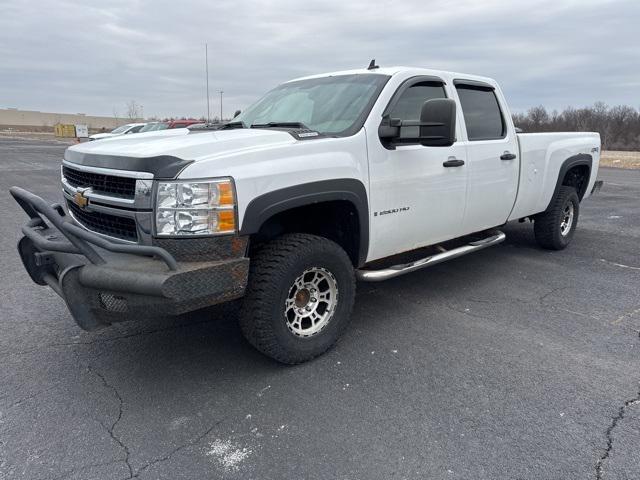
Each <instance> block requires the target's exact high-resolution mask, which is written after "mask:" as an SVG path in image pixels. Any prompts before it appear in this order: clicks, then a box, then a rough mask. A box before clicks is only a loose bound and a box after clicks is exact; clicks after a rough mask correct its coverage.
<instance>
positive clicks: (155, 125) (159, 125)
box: [137, 122, 169, 133]
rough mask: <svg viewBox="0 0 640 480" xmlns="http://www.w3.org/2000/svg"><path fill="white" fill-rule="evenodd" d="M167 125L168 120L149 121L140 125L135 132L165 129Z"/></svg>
mask: <svg viewBox="0 0 640 480" xmlns="http://www.w3.org/2000/svg"><path fill="white" fill-rule="evenodd" d="M168 127H169V123H168V122H149V123H147V124H146V125H145V126H144V127H142V128H141V129H140V130H139V131H138V132H137V133H145V132H156V131H158V130H166V129H167V128H168Z"/></svg>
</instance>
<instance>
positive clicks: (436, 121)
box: [378, 98, 456, 149]
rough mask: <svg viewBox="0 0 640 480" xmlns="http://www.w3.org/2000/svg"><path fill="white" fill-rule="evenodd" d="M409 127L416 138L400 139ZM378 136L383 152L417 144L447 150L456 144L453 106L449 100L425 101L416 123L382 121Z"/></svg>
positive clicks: (392, 119)
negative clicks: (385, 149)
mask: <svg viewBox="0 0 640 480" xmlns="http://www.w3.org/2000/svg"><path fill="white" fill-rule="evenodd" d="M406 127H413V129H414V130H415V133H416V135H417V137H415V138H414V137H412V136H402V135H400V130H401V129H402V128H406ZM378 136H379V137H380V139H381V140H382V142H383V144H385V145H387V148H392V149H393V148H395V146H396V145H402V144H416V143H419V144H420V145H423V146H425V147H449V146H451V145H453V144H454V143H455V141H456V102H455V101H454V100H452V99H450V98H434V99H432V100H427V101H426V102H424V105H422V109H421V110H420V120H419V121H414V120H400V119H399V118H390V117H389V116H388V115H386V116H384V117H383V118H382V122H381V123H380V126H379V127H378Z"/></svg>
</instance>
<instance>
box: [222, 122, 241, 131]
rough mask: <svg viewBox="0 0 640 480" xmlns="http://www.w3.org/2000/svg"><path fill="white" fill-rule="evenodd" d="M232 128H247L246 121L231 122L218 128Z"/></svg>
mask: <svg viewBox="0 0 640 480" xmlns="http://www.w3.org/2000/svg"><path fill="white" fill-rule="evenodd" d="M232 128H247V126H246V125H245V124H244V122H229V123H225V124H224V125H223V126H221V127H220V128H219V129H218V130H230V129H232Z"/></svg>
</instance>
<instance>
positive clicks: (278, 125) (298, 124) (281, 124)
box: [251, 122, 310, 130]
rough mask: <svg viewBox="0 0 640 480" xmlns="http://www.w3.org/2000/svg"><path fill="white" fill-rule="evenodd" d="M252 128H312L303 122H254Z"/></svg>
mask: <svg viewBox="0 0 640 480" xmlns="http://www.w3.org/2000/svg"><path fill="white" fill-rule="evenodd" d="M251 128H304V129H305V130H310V128H309V127H307V126H306V125H305V124H304V123H302V122H269V123H252V124H251Z"/></svg>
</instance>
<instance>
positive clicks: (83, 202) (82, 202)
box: [73, 188, 89, 208]
mask: <svg viewBox="0 0 640 480" xmlns="http://www.w3.org/2000/svg"><path fill="white" fill-rule="evenodd" d="M87 190H89V189H88V188H83V189H78V190H77V191H76V193H75V194H74V195H73V203H75V204H76V205H77V206H79V207H80V208H85V207H86V206H87V205H88V204H89V199H88V198H87V197H85V196H84V192H86V191H87Z"/></svg>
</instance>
